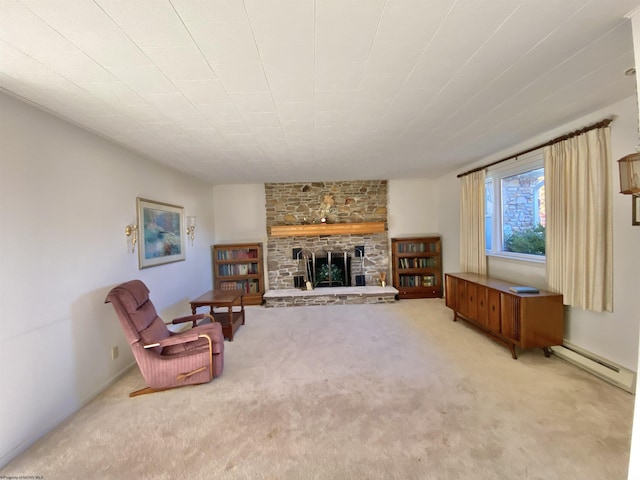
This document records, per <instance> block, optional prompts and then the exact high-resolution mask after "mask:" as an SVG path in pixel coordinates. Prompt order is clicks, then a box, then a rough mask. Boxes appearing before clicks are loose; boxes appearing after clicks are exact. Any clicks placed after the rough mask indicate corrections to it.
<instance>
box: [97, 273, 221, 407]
mask: <svg viewBox="0 0 640 480" xmlns="http://www.w3.org/2000/svg"><path fill="white" fill-rule="evenodd" d="M105 303H111V304H112V305H113V308H114V309H115V311H116V313H117V314H118V318H119V319H120V324H121V325H122V329H123V330H124V334H125V336H126V337H127V340H128V341H129V344H130V345H131V350H132V351H133V356H134V357H135V359H136V362H137V363H138V367H139V368H140V372H141V373H142V376H143V377H144V380H145V382H146V383H147V387H146V388H143V389H141V390H138V391H135V392H132V393H130V394H129V396H130V397H135V396H137V395H144V394H145V393H152V392H157V391H161V390H167V389H169V388H175V387H182V386H185V385H194V384H198V383H206V382H210V381H211V380H212V379H213V378H214V377H217V376H218V375H220V374H221V373H222V368H223V366H224V337H223V336H222V327H221V326H220V324H219V323H216V322H214V321H213V318H211V321H212V323H207V324H204V325H197V321H198V320H202V319H204V318H205V317H211V315H206V314H198V315H189V316H187V317H181V318H177V319H175V320H173V321H172V322H171V323H169V324H168V325H170V324H179V323H185V322H192V328H191V329H189V330H187V331H184V332H180V333H174V332H171V331H170V330H169V329H168V328H167V325H166V324H165V323H164V322H163V321H162V319H161V318H160V317H159V316H158V314H157V313H156V309H155V307H154V306H153V303H151V300H149V289H148V288H147V286H146V285H145V284H144V283H142V282H141V281H140V280H131V281H129V282H126V283H123V284H122V285H119V286H117V287H114V288H113V289H112V290H111V291H110V292H109V294H108V295H107V298H106V300H105Z"/></svg>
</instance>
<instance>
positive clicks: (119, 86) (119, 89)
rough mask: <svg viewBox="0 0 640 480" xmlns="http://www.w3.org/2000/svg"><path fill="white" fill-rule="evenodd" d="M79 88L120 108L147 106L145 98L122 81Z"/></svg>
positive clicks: (82, 84) (92, 84)
mask: <svg viewBox="0 0 640 480" xmlns="http://www.w3.org/2000/svg"><path fill="white" fill-rule="evenodd" d="M79 87H80V88H82V89H83V90H84V91H85V92H87V93H89V94H90V95H93V96H94V97H96V98H98V99H100V100H102V101H104V102H106V103H108V104H110V105H113V106H114V107H116V108H118V107H120V106H126V105H146V104H147V102H146V100H145V99H144V98H142V97H141V96H140V95H138V94H137V93H136V92H134V91H133V90H131V89H130V88H129V87H128V86H127V85H125V84H124V83H122V82H120V81H114V82H99V83H80V84H79Z"/></svg>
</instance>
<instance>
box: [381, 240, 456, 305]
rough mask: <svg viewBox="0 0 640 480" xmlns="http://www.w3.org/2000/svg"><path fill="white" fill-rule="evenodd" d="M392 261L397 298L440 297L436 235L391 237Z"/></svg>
mask: <svg viewBox="0 0 640 480" xmlns="http://www.w3.org/2000/svg"><path fill="white" fill-rule="evenodd" d="M391 261H392V269H393V286H394V287H396V289H397V290H398V298H399V299H402V298H436V297H437V298H441V297H442V293H443V288H442V248H441V244H440V237H439V236H423V237H398V238H392V239H391Z"/></svg>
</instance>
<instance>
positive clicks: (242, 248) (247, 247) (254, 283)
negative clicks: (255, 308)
mask: <svg viewBox="0 0 640 480" xmlns="http://www.w3.org/2000/svg"><path fill="white" fill-rule="evenodd" d="M262 271H263V266H262V244H261V243H242V244H220V245H214V246H213V279H214V282H213V283H214V287H213V288H214V289H215V290H242V291H243V292H244V304H245V305H260V304H262V295H263V294H264V277H263V273H262Z"/></svg>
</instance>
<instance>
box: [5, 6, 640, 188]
mask: <svg viewBox="0 0 640 480" xmlns="http://www.w3.org/2000/svg"><path fill="white" fill-rule="evenodd" d="M639 1H640V0H616V1H615V2H611V1H610V0H563V1H562V2H559V1H557V0H430V1H429V2H425V1H421V0H136V1H124V0H0V91H4V92H5V93H8V94H10V95H14V96H16V97H18V98H20V99H22V100H24V101H26V102H29V103H31V104H33V105H36V106H37V107H39V108H42V109H44V110H46V111H48V112H50V113H53V114H55V115H57V116H59V117H61V118H63V119H66V120H68V121H70V122H72V123H74V124H76V125H79V126H81V127H83V128H86V129H88V130H90V131H93V132H95V133H97V134H99V135H102V136H104V137H106V138H109V139H111V140H113V141H115V142H117V143H120V144H122V145H123V146H125V147H127V148H130V149H132V150H134V151H136V152H138V153H140V154H142V155H144V156H147V157H149V158H152V159H154V160H157V161H159V162H161V163H164V164H166V165H169V166H171V167H173V168H175V169H178V170H181V171H184V172H186V173H189V174H191V175H194V176H197V177H198V178H200V179H203V180H205V181H208V182H210V183H212V184H214V183H238V182H239V183H253V182H258V183H262V182H265V181H270V182H283V181H305V180H348V179H358V178H360V179H361V178H364V177H365V176H366V177H367V178H387V179H389V178H405V177H412V176H416V175H419V176H423V177H435V176H438V175H442V174H444V173H447V172H450V171H453V170H455V169H458V168H461V167H463V166H464V165H466V164H469V163H471V162H473V161H475V160H477V159H479V158H482V157H483V156H486V155H489V154H491V153H493V152H495V151H498V150H502V149H505V148H508V147H509V146H510V145H512V144H515V143H519V142H522V141H524V140H526V139H527V138H530V137H533V136H535V135H537V134H539V133H541V132H542V131H544V130H548V129H551V128H554V127H556V126H557V125H560V124H562V123H565V122H566V121H569V120H571V119H573V118H576V117H578V116H580V115H583V114H584V113H588V112H589V111H593V110H595V109H597V108H601V107H602V106H604V105H606V104H608V103H611V102H614V101H617V100H620V99H622V98H625V97H627V96H631V95H634V94H635V86H634V85H635V82H634V81H633V79H632V78H629V77H625V76H624V74H623V72H624V70H625V69H626V68H629V67H631V66H633V45H632V38H631V27H630V23H629V21H628V20H627V19H625V18H624V15H625V14H626V13H628V12H630V11H632V10H633V9H634V8H635V7H637V5H638V2H639ZM320 166H321V167H320Z"/></svg>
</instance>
